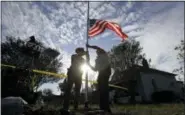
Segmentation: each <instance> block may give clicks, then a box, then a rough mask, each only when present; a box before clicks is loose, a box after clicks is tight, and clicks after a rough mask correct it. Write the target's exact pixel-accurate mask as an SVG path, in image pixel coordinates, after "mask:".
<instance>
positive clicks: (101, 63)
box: [87, 45, 111, 113]
mask: <svg viewBox="0 0 185 115" xmlns="http://www.w3.org/2000/svg"><path fill="white" fill-rule="evenodd" d="M87 47H89V48H93V49H96V53H97V58H96V61H95V67H92V66H91V65H90V64H89V66H90V67H91V69H92V70H94V71H98V72H99V75H98V80H97V81H98V90H99V94H100V100H99V101H100V103H99V106H100V109H101V110H104V111H105V112H108V113H111V110H110V107H109V86H108V83H109V77H110V75H111V66H110V63H109V58H108V54H107V53H106V51H104V50H103V49H101V48H100V47H98V46H90V45H87Z"/></svg>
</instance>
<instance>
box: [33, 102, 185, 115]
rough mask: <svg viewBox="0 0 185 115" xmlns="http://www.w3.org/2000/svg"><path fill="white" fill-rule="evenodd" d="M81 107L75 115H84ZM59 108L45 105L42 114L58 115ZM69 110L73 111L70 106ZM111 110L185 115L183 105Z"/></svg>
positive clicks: (125, 113) (117, 114) (126, 114)
mask: <svg viewBox="0 0 185 115" xmlns="http://www.w3.org/2000/svg"><path fill="white" fill-rule="evenodd" d="M83 107H84V105H80V107H79V111H77V112H76V114H75V115H84V114H85V112H84V108H83ZM60 108H61V107H60V106H54V105H46V106H44V108H43V111H42V112H44V115H60V112H59V109H60ZM91 108H92V109H94V108H98V106H97V105H91ZM70 109H71V110H72V111H73V108H72V106H71V107H70ZM111 110H112V112H113V115H185V106H184V104H147V105H146V104H145V105H144V104H143V105H140V104H136V105H112V106H111ZM34 115H36V114H34ZM39 115H40V114H39Z"/></svg>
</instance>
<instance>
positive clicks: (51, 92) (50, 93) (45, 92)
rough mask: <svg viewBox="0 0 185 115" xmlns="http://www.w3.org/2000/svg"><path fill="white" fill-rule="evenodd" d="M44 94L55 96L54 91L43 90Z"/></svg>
mask: <svg viewBox="0 0 185 115" xmlns="http://www.w3.org/2000/svg"><path fill="white" fill-rule="evenodd" d="M43 94H44V95H45V96H52V95H53V91H52V90H51V89H44V90H43Z"/></svg>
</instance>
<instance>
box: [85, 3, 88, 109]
mask: <svg viewBox="0 0 185 115" xmlns="http://www.w3.org/2000/svg"><path fill="white" fill-rule="evenodd" d="M88 30H89V1H87V36H86V39H87V40H86V44H89V36H88ZM86 51H87V55H86V59H87V63H88V62H89V60H88V54H89V50H88V47H87V46H86ZM85 108H88V71H86V76H85Z"/></svg>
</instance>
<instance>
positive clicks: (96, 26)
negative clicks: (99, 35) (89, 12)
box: [89, 21, 105, 33]
mask: <svg viewBox="0 0 185 115" xmlns="http://www.w3.org/2000/svg"><path fill="white" fill-rule="evenodd" d="M104 22H105V21H99V22H98V23H96V24H95V27H93V28H92V29H90V31H89V33H93V32H94V31H97V30H98V29H99V28H100V27H101V25H102V24H103V23H104Z"/></svg>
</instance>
